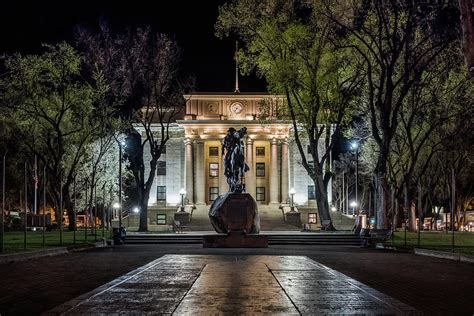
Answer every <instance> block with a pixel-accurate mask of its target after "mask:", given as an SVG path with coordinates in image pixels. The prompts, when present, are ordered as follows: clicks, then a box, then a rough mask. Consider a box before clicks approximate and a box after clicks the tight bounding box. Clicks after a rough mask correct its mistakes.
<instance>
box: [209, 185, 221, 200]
mask: <svg viewBox="0 0 474 316" xmlns="http://www.w3.org/2000/svg"><path fill="white" fill-rule="evenodd" d="M218 196H219V188H218V187H210V188H209V201H214V200H215V199H217V197H218Z"/></svg>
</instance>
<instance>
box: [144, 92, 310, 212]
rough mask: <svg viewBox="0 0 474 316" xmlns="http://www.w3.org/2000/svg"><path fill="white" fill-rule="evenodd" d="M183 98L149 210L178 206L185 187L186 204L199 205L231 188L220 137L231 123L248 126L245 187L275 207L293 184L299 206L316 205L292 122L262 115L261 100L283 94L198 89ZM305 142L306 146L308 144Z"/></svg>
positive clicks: (285, 198) (286, 197)
mask: <svg viewBox="0 0 474 316" xmlns="http://www.w3.org/2000/svg"><path fill="white" fill-rule="evenodd" d="M185 98H186V100H187V103H186V111H185V115H184V117H182V120H178V121H176V123H175V124H173V126H172V128H171V135H172V136H171V139H170V140H169V141H168V142H167V145H166V151H165V153H164V154H163V155H162V157H161V158H160V160H159V163H158V169H157V173H156V177H155V181H154V185H153V187H154V190H152V192H150V199H149V203H148V204H149V208H150V209H154V208H166V207H176V206H178V205H179V204H180V203H181V196H180V191H181V192H183V189H184V191H186V196H185V201H186V204H195V205H209V204H211V203H212V201H213V200H214V199H215V198H216V197H217V196H218V195H220V194H223V193H225V192H227V191H228V185H227V183H226V178H225V176H224V174H223V160H222V149H221V141H222V139H223V138H224V136H225V134H226V132H227V130H228V129H229V128H230V127H234V128H236V129H239V128H241V127H244V126H245V127H247V131H248V135H247V137H246V139H245V156H246V162H247V164H248V165H249V167H250V171H249V172H247V173H246V175H245V189H246V192H248V193H250V194H251V195H252V196H253V197H254V198H255V200H256V201H257V203H258V204H264V205H276V207H275V210H276V211H278V206H279V205H280V204H286V203H289V190H290V189H291V188H294V191H295V195H294V202H295V204H296V205H301V206H314V205H315V194H314V186H313V183H312V180H311V178H310V177H309V176H308V175H307V172H306V170H305V169H304V168H303V166H302V165H301V158H300V154H299V152H298V149H297V147H296V144H295V142H294V140H293V137H292V126H291V124H289V122H287V121H279V120H277V119H276V116H272V114H271V113H270V114H268V111H266V113H265V120H263V119H261V117H262V113H261V111H260V109H261V105H262V104H263V103H266V104H277V103H278V102H283V99H282V98H281V97H278V96H271V95H269V94H263V93H260V94H255V93H227V94H226V93H219V94H215V93H196V94H193V95H186V96H185ZM265 108H266V109H268V106H266V107H265ZM157 131H158V124H157ZM303 142H304V140H303ZM303 146H304V148H307V144H306V143H304V144H303ZM147 150H148V148H147ZM147 155H149V152H145V161H148V158H149V157H147ZM146 172H148V171H147V170H146Z"/></svg>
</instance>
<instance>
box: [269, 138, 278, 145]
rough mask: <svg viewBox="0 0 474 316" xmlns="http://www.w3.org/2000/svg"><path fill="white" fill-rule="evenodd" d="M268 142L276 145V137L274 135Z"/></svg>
mask: <svg viewBox="0 0 474 316" xmlns="http://www.w3.org/2000/svg"><path fill="white" fill-rule="evenodd" d="M270 143H271V144H272V145H277V144H278V141H277V139H276V138H275V137H274V138H272V140H271V141H270Z"/></svg>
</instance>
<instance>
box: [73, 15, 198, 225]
mask: <svg viewBox="0 0 474 316" xmlns="http://www.w3.org/2000/svg"><path fill="white" fill-rule="evenodd" d="M100 28H101V32H100V33H98V34H92V33H90V32H89V31H87V30H85V29H78V42H79V45H80V47H83V49H84V50H85V52H86V56H88V59H89V68H90V69H95V68H97V69H100V70H101V71H102V72H103V73H104V76H105V78H106V81H107V82H111V84H112V88H111V90H110V96H109V99H110V100H113V101H111V102H116V104H117V105H119V108H120V115H121V117H122V119H123V121H124V122H127V123H128V124H129V126H128V129H127V134H128V138H127V139H128V140H129V143H128V144H127V147H126V152H127V158H128V159H129V160H130V169H131V172H132V174H133V178H134V182H135V188H136V196H137V199H138V204H139V206H140V225H139V230H140V231H146V230H148V223H147V216H148V200H149V196H150V190H151V188H152V185H153V180H154V178H155V174H156V168H157V163H158V159H159V158H160V157H161V154H162V153H163V151H164V150H165V146H166V143H167V141H168V140H169V138H170V126H171V125H172V124H173V123H174V122H175V120H176V119H177V118H178V117H179V116H180V115H182V111H183V109H184V105H185V100H184V98H183V94H184V93H185V91H187V90H188V89H189V88H190V86H191V84H190V80H186V79H183V77H182V76H181V73H180V69H179V62H180V55H181V52H180V49H179V48H178V46H177V44H176V42H175V41H174V40H172V39H171V38H169V37H168V36H166V35H164V34H160V33H153V32H152V30H151V29H150V28H149V27H148V28H144V29H141V28H138V29H135V30H131V29H128V30H127V31H126V32H125V33H123V34H115V35H114V34H112V33H111V31H110V29H109V28H108V27H107V26H106V24H104V23H101V24H100ZM147 147H148V151H149V153H150V156H147V157H149V158H145V155H144V152H145V149H146V148H147ZM145 159H147V160H148V161H145ZM145 162H146V163H148V165H149V169H148V170H147V172H145Z"/></svg>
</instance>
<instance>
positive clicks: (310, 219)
mask: <svg viewBox="0 0 474 316" xmlns="http://www.w3.org/2000/svg"><path fill="white" fill-rule="evenodd" d="M317 220H318V218H317V217H316V213H308V224H316V223H317Z"/></svg>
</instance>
